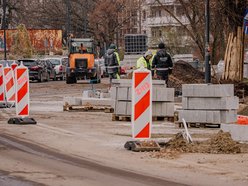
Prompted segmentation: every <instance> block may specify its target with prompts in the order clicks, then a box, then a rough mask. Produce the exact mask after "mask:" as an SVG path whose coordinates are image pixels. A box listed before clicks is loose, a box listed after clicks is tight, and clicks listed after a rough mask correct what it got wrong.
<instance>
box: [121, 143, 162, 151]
mask: <svg viewBox="0 0 248 186" xmlns="http://www.w3.org/2000/svg"><path fill="white" fill-rule="evenodd" d="M124 148H125V149H127V150H131V151H134V152H145V151H159V150H160V146H159V144H158V143H157V142H156V141H150V142H149V141H143V142H142V141H127V142H126V143H125V145H124Z"/></svg>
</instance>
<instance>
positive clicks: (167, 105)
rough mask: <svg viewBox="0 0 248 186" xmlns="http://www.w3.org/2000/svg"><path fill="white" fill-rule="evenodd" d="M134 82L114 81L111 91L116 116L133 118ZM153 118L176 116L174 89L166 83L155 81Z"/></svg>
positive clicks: (128, 80)
mask: <svg viewBox="0 0 248 186" xmlns="http://www.w3.org/2000/svg"><path fill="white" fill-rule="evenodd" d="M131 83H132V80H130V79H121V80H113V84H112V87H111V89H110V92H111V93H110V94H111V99H113V100H115V101H114V103H113V105H112V107H113V108H114V115H116V116H127V117H131V114H132V108H131V107H132V104H131V101H132V88H131V86H132V84H131ZM152 115H153V117H173V116H174V88H167V87H166V84H165V82H164V81H161V80H153V91H152Z"/></svg>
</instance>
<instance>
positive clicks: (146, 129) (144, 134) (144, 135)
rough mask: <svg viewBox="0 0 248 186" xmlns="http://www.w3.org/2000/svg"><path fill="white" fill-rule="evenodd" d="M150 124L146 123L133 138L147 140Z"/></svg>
mask: <svg viewBox="0 0 248 186" xmlns="http://www.w3.org/2000/svg"><path fill="white" fill-rule="evenodd" d="M149 130H150V123H147V124H146V126H145V127H144V128H143V129H142V130H141V131H140V133H139V134H137V135H136V136H135V138H149Z"/></svg>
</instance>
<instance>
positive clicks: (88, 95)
mask: <svg viewBox="0 0 248 186" xmlns="http://www.w3.org/2000/svg"><path fill="white" fill-rule="evenodd" d="M92 97H94V92H93V91H92V90H84V91H83V98H92Z"/></svg>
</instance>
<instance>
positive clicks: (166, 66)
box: [152, 43, 173, 84]
mask: <svg viewBox="0 0 248 186" xmlns="http://www.w3.org/2000/svg"><path fill="white" fill-rule="evenodd" d="M158 48H159V50H158V51H157V53H156V55H155V56H154V59H153V61H152V67H153V68H154V69H155V72H154V77H155V78H156V79H160V80H165V83H166V84H167V82H168V79H169V74H170V73H171V71H172V69H173V68H172V67H173V63H172V59H171V56H170V54H168V53H167V52H166V49H165V44H164V43H159V45H158Z"/></svg>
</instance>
